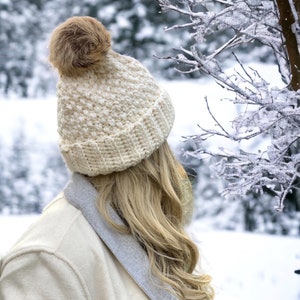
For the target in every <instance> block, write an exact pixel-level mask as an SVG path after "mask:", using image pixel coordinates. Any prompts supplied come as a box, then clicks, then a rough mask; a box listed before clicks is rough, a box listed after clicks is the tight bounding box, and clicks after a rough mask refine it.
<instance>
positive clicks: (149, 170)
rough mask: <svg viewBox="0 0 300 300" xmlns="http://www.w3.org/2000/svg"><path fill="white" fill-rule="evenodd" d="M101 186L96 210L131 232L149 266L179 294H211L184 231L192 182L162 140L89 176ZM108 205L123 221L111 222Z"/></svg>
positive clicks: (206, 296)
mask: <svg viewBox="0 0 300 300" xmlns="http://www.w3.org/2000/svg"><path fill="white" fill-rule="evenodd" d="M91 182H92V183H93V184H94V185H95V187H96V188H97V190H98V191H99V198H98V209H99V211H100V213H101V214H102V215H103V216H104V217H105V219H106V220H107V221H108V222H109V223H110V224H111V225H112V226H113V227H114V228H116V229H117V230H119V231H121V232H124V233H131V234H132V235H133V236H134V237H135V238H136V239H137V240H138V241H139V243H140V244H141V245H142V247H143V248H144V249H145V251H146V253H147V255H148V257H149V261H150V266H151V271H152V272H153V273H154V274H155V275H156V276H157V277H158V278H160V279H161V280H162V281H163V282H164V283H166V284H168V285H169V286H170V287H171V288H172V292H173V293H175V294H176V295H177V297H179V299H197V300H199V299H205V300H211V299H213V298H214V291H213V289H212V288H211V286H210V281H211V277H210V276H209V275H206V274H194V273H193V271H194V269H195V267H196V264H197V262H198V258H199V253H198V249H197V247H196V245H195V244H194V243H193V242H192V240H191V239H190V238H189V237H188V236H187V234H186V233H185V231H184V223H185V221H186V220H187V216H188V215H190V210H191V209H190V207H191V202H192V201H191V200H192V197H191V195H192V192H191V186H190V185H188V184H187V182H188V177H187V175H186V173H185V171H184V169H183V168H182V166H181V165H180V164H179V163H178V162H177V161H176V159H175V158H174V156H173V154H172V152H171V150H170V148H169V146H168V144H167V143H166V142H165V143H164V144H163V145H162V146H161V147H160V148H159V149H158V150H156V151H155V152H154V153H153V154H152V155H151V156H150V157H149V158H147V159H144V160H143V161H142V162H140V163H139V164H138V165H136V166H133V167H130V168H128V169H127V170H125V171H122V172H115V173H111V174H109V175H99V176H97V177H94V178H91ZM108 204H109V205H111V206H112V207H113V208H114V209H115V210H116V212H117V213H118V214H119V215H120V217H121V218H122V219H123V220H124V223H125V224H126V226H120V225H118V224H115V223H114V222H113V221H112V220H111V218H110V216H109V212H108V210H107V208H108V206H109V205H108Z"/></svg>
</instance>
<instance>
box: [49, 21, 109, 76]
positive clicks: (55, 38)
mask: <svg viewBox="0 0 300 300" xmlns="http://www.w3.org/2000/svg"><path fill="white" fill-rule="evenodd" d="M110 47H111V39H110V34H109V32H108V31H107V30H106V28H105V27H104V26H103V25H102V24H101V23H100V22H99V21H97V20H96V19H94V18H91V17H72V18H70V19H68V20H66V21H65V22H64V23H62V24H61V25H59V26H58V27H57V28H56V29H55V30H54V31H53V33H52V36H51V39H50V44H49V52H50V54H49V61H50V63H51V64H52V65H53V66H54V67H55V68H57V69H58V71H59V73H60V74H61V75H66V76H80V75H81V74H82V73H83V72H85V71H86V70H90V69H93V68H95V67H97V65H98V64H99V63H100V62H101V61H103V60H104V58H105V56H106V53H107V52H108V50H109V49H110Z"/></svg>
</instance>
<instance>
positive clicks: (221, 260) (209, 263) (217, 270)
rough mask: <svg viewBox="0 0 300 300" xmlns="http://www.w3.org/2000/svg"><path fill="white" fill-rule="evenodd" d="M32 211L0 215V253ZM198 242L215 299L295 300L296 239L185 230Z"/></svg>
mask: <svg viewBox="0 0 300 300" xmlns="http://www.w3.org/2000/svg"><path fill="white" fill-rule="evenodd" d="M36 218H37V215H24V216H0V236H1V243H0V255H2V254H4V253H5V252H6V251H8V250H9V248H10V247H11V246H12V245H13V243H14V242H15V241H16V240H17V239H18V237H19V236H20V235H21V234H22V233H23V232H24V231H25V230H26V228H27V227H28V226H29V225H30V224H31V223H33V222H34V221H35V219H36ZM188 231H189V233H190V235H191V237H192V238H193V239H194V240H195V241H196V242H197V244H198V245H199V249H200V253H201V258H202V265H203V267H204V268H205V270H206V271H207V272H208V273H209V274H211V275H212V276H213V286H214V288H215V290H216V300H253V299H255V300H299V299H300V276H299V275H296V274H295V273H294V270H295V269H300V240H299V239H296V238H288V237H275V236H267V235H257V234H250V233H242V232H226V231H203V230H202V224H201V221H195V222H193V223H192V224H191V225H190V227H189V229H188Z"/></svg>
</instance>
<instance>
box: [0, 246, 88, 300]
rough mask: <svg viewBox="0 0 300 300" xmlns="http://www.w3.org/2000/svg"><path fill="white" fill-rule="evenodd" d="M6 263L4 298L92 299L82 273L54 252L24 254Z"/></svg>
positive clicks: (1, 280) (1, 282) (0, 288)
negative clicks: (81, 275)
mask: <svg viewBox="0 0 300 300" xmlns="http://www.w3.org/2000/svg"><path fill="white" fill-rule="evenodd" d="M2 264H3V265H2V272H1V277H0V299H1V300H21V299H22V300H29V299H30V300H44V299H47V300H52V299H53V300H54V299H55V300H63V299H72V300H77V299H78V300H86V299H90V297H89V295H88V290H87V287H86V285H85V282H84V281H83V280H82V279H81V277H80V274H79V273H78V272H77V271H76V270H75V269H74V268H73V267H72V265H71V264H70V263H69V262H68V261H67V260H66V259H64V258H62V257H58V256H57V255H55V254H53V253H49V252H45V251H36V252H29V253H25V254H24V253H23V254H19V255H16V256H14V257H13V258H10V259H8V260H7V261H6V262H5V261H4V262H3V263H2Z"/></svg>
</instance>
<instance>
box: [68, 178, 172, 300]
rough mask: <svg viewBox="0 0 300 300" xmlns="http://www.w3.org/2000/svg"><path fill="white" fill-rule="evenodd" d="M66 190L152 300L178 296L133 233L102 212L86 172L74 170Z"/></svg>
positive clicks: (69, 199)
mask: <svg viewBox="0 0 300 300" xmlns="http://www.w3.org/2000/svg"><path fill="white" fill-rule="evenodd" d="M64 194H65V197H66V198H67V200H68V201H69V203H71V204H72V205H73V206H75V207H76V208H78V209H79V210H81V212H82V214H83V216H84V217H85V218H86V220H87V221H88V222H89V224H90V225H91V226H92V227H93V229H94V230H95V232H96V233H97V234H98V236H99V237H100V238H101V239H102V241H103V242H104V243H105V244H106V246H107V247H108V248H109V249H110V250H111V252H112V253H113V254H114V256H115V257H116V258H117V260H118V261H119V262H120V263H121V265H122V266H123V267H124V269H125V270H126V271H127V272H128V273H129V274H130V276H131V277H132V278H133V279H134V280H135V282H136V283H137V284H138V285H139V287H140V288H141V289H142V290H143V291H144V292H145V294H146V295H147V296H148V297H149V298H150V299H151V300H160V299H163V300H176V299H177V298H176V297H175V296H174V295H173V294H171V293H169V292H168V291H167V290H166V289H164V288H163V286H165V285H164V284H163V283H161V281H160V280H159V279H158V278H156V277H154V275H153V274H151V272H150V264H149V260H148V257H147V255H146V253H145V251H144V250H143V249H142V247H141V246H140V244H139V243H138V242H137V241H136V240H135V239H134V238H133V236H131V235H129V234H122V233H120V232H118V231H116V230H115V229H114V228H112V227H111V226H110V225H109V224H108V223H107V222H106V221H105V219H104V218H103V217H102V216H101V214H100V213H99V212H98V209H97V207H96V199H97V195H98V193H97V191H96V189H95V188H94V187H93V185H92V184H91V183H90V182H89V181H88V180H87V179H86V178H85V177H84V176H83V175H81V174H78V173H75V174H73V175H72V178H71V181H70V182H69V183H68V185H67V186H66V188H65V190H64ZM111 217H112V219H113V221H114V222H116V223H118V224H123V221H122V220H121V218H120V217H119V216H118V215H117V214H116V213H115V212H114V211H113V210H111Z"/></svg>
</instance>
